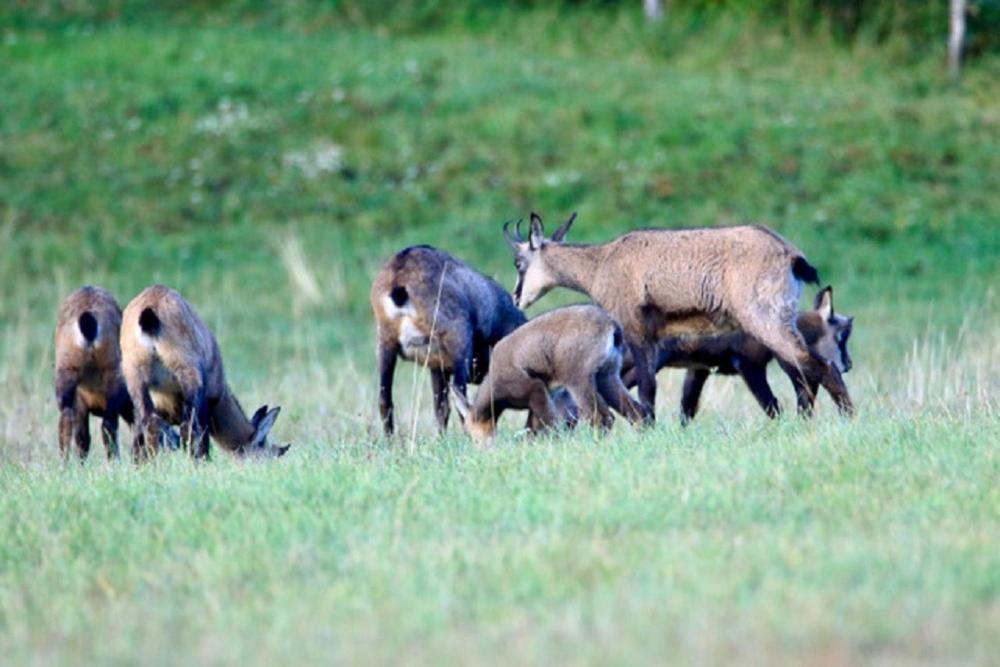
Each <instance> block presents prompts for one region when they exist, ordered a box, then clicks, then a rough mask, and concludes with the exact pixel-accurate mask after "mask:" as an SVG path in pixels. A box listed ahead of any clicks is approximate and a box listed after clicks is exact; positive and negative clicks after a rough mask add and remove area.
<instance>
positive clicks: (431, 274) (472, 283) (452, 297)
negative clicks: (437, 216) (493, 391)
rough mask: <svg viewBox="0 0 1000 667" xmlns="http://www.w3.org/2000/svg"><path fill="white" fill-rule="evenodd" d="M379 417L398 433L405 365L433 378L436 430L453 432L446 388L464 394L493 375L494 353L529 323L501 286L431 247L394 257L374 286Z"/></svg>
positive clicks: (388, 432)
mask: <svg viewBox="0 0 1000 667" xmlns="http://www.w3.org/2000/svg"><path fill="white" fill-rule="evenodd" d="M371 307H372V312H373V313H374V315H375V326H376V357H377V363H378V372H379V412H380V415H381V418H382V428H383V430H384V431H385V434H386V435H391V434H392V432H393V427H394V418H393V412H394V408H393V402H392V380H393V375H394V373H395V369H396V360H397V359H398V358H399V357H402V358H403V359H406V360H407V361H413V362H416V363H418V364H421V365H423V366H425V367H426V368H427V369H428V370H429V371H430V374H431V387H432V390H433V393H434V414H435V417H436V418H437V423H438V427H439V428H440V430H442V431H443V430H444V429H445V428H446V427H447V425H448V385H449V383H451V384H454V385H455V386H456V387H457V388H458V390H459V391H460V392H462V393H463V395H464V393H465V388H466V385H467V384H468V383H470V382H471V383H473V384H477V383H479V382H480V381H481V380H482V378H483V376H484V375H485V374H486V371H487V370H488V368H489V361H490V348H491V347H492V346H493V345H494V344H496V342H497V341H498V340H500V339H501V338H503V337H504V336H506V335H507V334H508V333H510V332H511V331H513V330H514V329H516V328H517V327H519V326H520V325H521V324H523V323H524V321H525V317H524V314H523V313H522V312H521V311H520V310H518V309H517V308H516V307H515V306H514V302H513V301H512V300H511V297H510V295H509V294H508V293H507V292H506V290H504V288H503V287H501V286H500V284H499V283H497V282H496V281H495V280H493V279H491V278H488V277H487V276H484V275H483V274H481V273H479V272H478V271H475V270H474V269H472V268H470V267H469V266H468V265H466V264H464V263H463V262H461V261H459V260H458V259H456V258H455V257H452V256H451V255H449V254H447V253H445V252H442V251H441V250H438V249H436V248H431V247H430V246H413V247H410V248H406V249H404V250H401V251H400V252H398V253H396V254H395V255H394V256H393V257H392V258H391V259H389V261H388V262H386V264H385V266H383V267H382V270H381V271H379V273H378V275H377V276H376V277H375V281H374V282H373V283H372V288H371Z"/></svg>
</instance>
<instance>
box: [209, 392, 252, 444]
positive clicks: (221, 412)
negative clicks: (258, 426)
mask: <svg viewBox="0 0 1000 667" xmlns="http://www.w3.org/2000/svg"><path fill="white" fill-rule="evenodd" d="M210 430H211V434H212V437H213V438H214V439H215V440H216V441H217V442H218V443H219V444H220V445H222V446H223V447H225V448H226V449H229V450H236V449H242V448H243V447H245V446H246V445H247V444H248V443H249V442H250V440H251V439H252V438H253V435H254V427H253V424H251V423H250V420H249V419H247V416H246V413H245V412H243V408H242V407H240V404H239V401H237V400H236V397H235V396H233V392H232V391H230V389H229V387H226V391H225V392H224V393H223V394H222V398H220V399H219V402H218V403H216V405H215V407H214V408H213V410H212V419H211V428H210Z"/></svg>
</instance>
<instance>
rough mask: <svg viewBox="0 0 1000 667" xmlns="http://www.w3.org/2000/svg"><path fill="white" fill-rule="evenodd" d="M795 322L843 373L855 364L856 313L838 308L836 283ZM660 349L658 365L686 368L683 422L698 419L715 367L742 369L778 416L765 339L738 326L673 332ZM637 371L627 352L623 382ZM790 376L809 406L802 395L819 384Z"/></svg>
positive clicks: (630, 382)
mask: <svg viewBox="0 0 1000 667" xmlns="http://www.w3.org/2000/svg"><path fill="white" fill-rule="evenodd" d="M796 322H797V327H798V329H799V331H800V332H801V333H802V336H803V338H805V341H806V345H808V346H809V350H810V351H811V352H812V353H813V354H815V355H817V356H819V357H820V358H822V359H825V360H826V361H827V362H828V363H830V364H833V366H835V367H836V368H837V370H838V371H840V372H841V373H847V372H848V371H850V370H851V356H850V354H849V353H848V351H847V340H848V338H850V336H851V331H852V329H853V326H854V318H853V317H846V316H844V315H840V314H839V313H835V312H834V310H833V288H832V287H824V288H823V289H822V290H820V292H819V293H818V294H817V295H816V302H815V304H814V307H813V309H812V310H804V311H801V312H800V313H799V314H798V317H797V320H796ZM656 352H657V354H656V370H659V369H661V368H663V367H665V366H670V367H672V368H686V369H687V374H686V375H685V377H684V389H683V394H682V396H681V421H682V422H688V421H690V420H691V419H694V416H695V414H696V413H697V412H698V401H699V399H700V398H701V391H702V388H703V387H704V386H705V381H706V380H707V379H708V375H709V373H711V372H712V371H713V370H714V372H716V373H718V374H720V375H737V374H738V375H739V376H740V377H742V378H743V381H744V382H745V383H746V385H747V388H748V389H750V392H751V393H752V394H753V396H754V398H756V399H757V402H758V403H759V404H760V407H761V409H763V410H764V412H765V413H767V415H768V416H769V417H776V416H778V414H779V413H780V412H781V408H780V406H779V405H778V399H777V398H776V397H775V396H774V392H772V391H771V386H770V385H769V384H768V382H767V365H768V364H769V363H771V361H772V360H773V359H774V354H773V353H772V352H771V350H769V349H768V348H766V347H765V346H764V345H763V344H762V343H760V341H758V340H756V339H754V338H751V337H750V336H748V335H746V334H745V333H742V332H739V331H734V332H730V333H724V334H719V335H708V336H700V337H699V336H693V337H680V338H668V339H665V340H663V341H661V342H660V344H659V345H658V346H657V348H656ZM635 376H636V373H635V369H634V368H633V367H632V359H631V356H630V355H626V359H625V361H624V362H623V365H622V382H624V384H625V386H626V387H634V386H635V384H636V379H635ZM789 378H790V379H791V380H792V385H793V386H794V387H795V390H796V394H797V395H798V396H799V397H800V402H799V408H800V410H807V409H809V408H810V407H811V403H809V404H803V402H802V400H801V399H802V398H811V397H813V396H815V395H816V390H817V388H818V387H817V385H816V384H815V382H810V383H809V384H808V385H807V386H806V387H804V388H803V387H802V386H801V385H800V384H799V382H800V378H801V376H800V375H799V374H797V373H790V374H789ZM803 389H805V391H803Z"/></svg>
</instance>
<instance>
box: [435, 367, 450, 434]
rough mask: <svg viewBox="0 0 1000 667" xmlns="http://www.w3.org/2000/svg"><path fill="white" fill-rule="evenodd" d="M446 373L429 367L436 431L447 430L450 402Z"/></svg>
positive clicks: (442, 431)
mask: <svg viewBox="0 0 1000 667" xmlns="http://www.w3.org/2000/svg"><path fill="white" fill-rule="evenodd" d="M448 382H449V377H448V373H446V372H445V371H443V370H441V369H439V368H432V369H431V390H432V391H433V393H434V417H435V418H436V419H437V424H438V431H439V432H441V433H444V432H445V431H447V430H448V414H449V411H450V410H451V402H450V401H449V400H448Z"/></svg>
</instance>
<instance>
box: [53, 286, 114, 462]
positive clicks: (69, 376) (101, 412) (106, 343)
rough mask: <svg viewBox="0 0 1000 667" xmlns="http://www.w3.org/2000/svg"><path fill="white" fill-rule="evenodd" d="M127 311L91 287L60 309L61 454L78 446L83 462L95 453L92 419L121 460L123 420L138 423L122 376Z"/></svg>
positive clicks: (111, 453) (57, 383)
mask: <svg viewBox="0 0 1000 667" xmlns="http://www.w3.org/2000/svg"><path fill="white" fill-rule="evenodd" d="M121 323H122V311H121V308H120V307H119V306H118V302H117V301H115V298H114V297H113V296H112V295H111V293H110V292H108V291H107V290H105V289H103V288H101V287H94V286H90V285H88V286H85V287H81V288H80V289H78V290H76V291H75V292H73V293H72V294H70V295H69V296H68V297H66V299H65V300H64V301H63V302H62V305H61V306H60V307H59V315H58V320H57V323H56V334H55V347H56V351H55V357H56V359H55V362H56V372H55V392H56V401H57V402H58V405H59V451H60V452H61V453H62V456H63V458H66V457H68V456H69V451H70V448H71V445H72V443H73V442H74V441H75V443H76V451H77V454H78V455H79V456H80V458H81V459H84V458H86V456H87V453H88V452H89V451H90V425H89V421H90V416H91V415H94V416H97V417H100V418H101V436H102V439H103V440H104V447H105V450H106V451H107V456H108V458H109V459H111V458H117V457H118V418H119V417H121V418H122V419H124V420H125V421H126V422H128V423H129V424H131V423H132V418H133V415H132V401H131V400H129V395H128V390H127V389H126V387H125V379H124V378H123V377H122V370H121V353H120V351H119V348H118V332H119V330H120V328H121Z"/></svg>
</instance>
